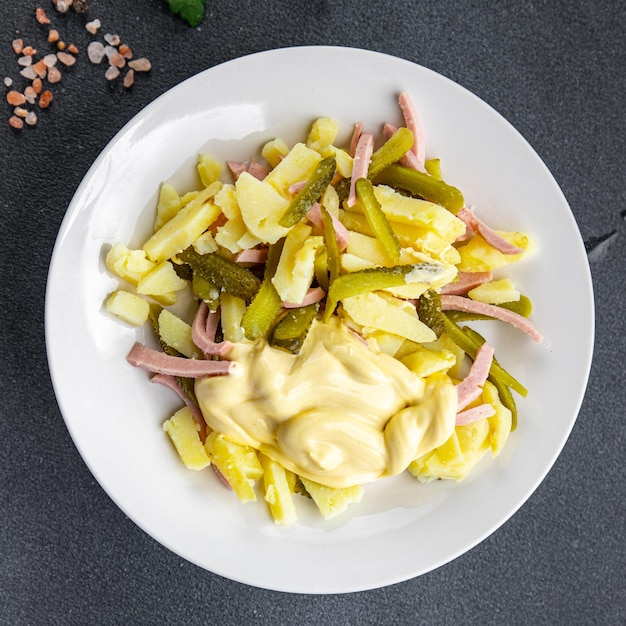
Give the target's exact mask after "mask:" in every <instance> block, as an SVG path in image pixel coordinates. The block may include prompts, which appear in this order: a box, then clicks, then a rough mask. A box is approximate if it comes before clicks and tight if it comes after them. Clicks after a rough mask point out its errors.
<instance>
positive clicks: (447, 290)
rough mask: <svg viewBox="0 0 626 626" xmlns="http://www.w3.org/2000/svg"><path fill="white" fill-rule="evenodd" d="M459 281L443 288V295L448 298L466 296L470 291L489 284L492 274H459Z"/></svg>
mask: <svg viewBox="0 0 626 626" xmlns="http://www.w3.org/2000/svg"><path fill="white" fill-rule="evenodd" d="M457 278H458V280H456V281H455V282H453V283H448V284H447V285H444V286H443V287H442V288H441V294H442V295H446V296H464V295H465V294H466V293H467V292H468V291H469V290H470V289H474V287H478V285H482V284H483V283H488V282H489V281H490V280H491V279H492V278H493V274H492V273H491V272H459V273H458V275H457Z"/></svg>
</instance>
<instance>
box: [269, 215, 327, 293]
mask: <svg viewBox="0 0 626 626" xmlns="http://www.w3.org/2000/svg"><path fill="white" fill-rule="evenodd" d="M311 232H312V228H311V227H310V226H307V225H306V224H304V223H302V222H300V223H299V224H296V225H295V226H294V227H293V228H292V229H291V231H290V232H289V234H288V235H287V238H286V239H285V245H284V246H283V249H282V252H281V255H280V259H279V261H278V267H277V268H276V272H275V273H274V276H273V277H272V284H273V285H274V287H275V288H276V291H277V292H278V295H279V296H280V297H281V299H282V300H283V302H291V303H293V304H300V303H301V302H302V300H303V299H304V296H305V295H306V292H307V290H308V288H309V287H310V286H311V281H312V280H313V274H314V271H315V257H316V255H317V251H318V250H319V249H320V248H321V247H322V246H323V245H324V238H323V237H320V236H312V235H311Z"/></svg>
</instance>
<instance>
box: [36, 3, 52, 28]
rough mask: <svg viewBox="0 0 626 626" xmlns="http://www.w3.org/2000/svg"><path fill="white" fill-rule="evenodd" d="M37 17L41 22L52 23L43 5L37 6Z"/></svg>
mask: <svg viewBox="0 0 626 626" xmlns="http://www.w3.org/2000/svg"><path fill="white" fill-rule="evenodd" d="M35 19H36V20H37V21H38V22H39V23H40V24H50V19H49V18H48V16H47V15H46V12H45V11H44V10H43V9H42V8H41V7H37V8H36V9H35Z"/></svg>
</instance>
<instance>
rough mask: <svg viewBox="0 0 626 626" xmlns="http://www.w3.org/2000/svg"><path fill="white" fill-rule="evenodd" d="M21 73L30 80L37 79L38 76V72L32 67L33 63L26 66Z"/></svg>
mask: <svg viewBox="0 0 626 626" xmlns="http://www.w3.org/2000/svg"><path fill="white" fill-rule="evenodd" d="M20 74H21V75H22V76H23V77H24V78H27V79H28V80H35V78H37V73H36V72H35V70H34V69H33V68H32V66H31V65H29V66H28V67H25V68H24V69H23V70H22V71H21V72H20Z"/></svg>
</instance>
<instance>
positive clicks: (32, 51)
mask: <svg viewBox="0 0 626 626" xmlns="http://www.w3.org/2000/svg"><path fill="white" fill-rule="evenodd" d="M22 54H23V55H24V56H25V57H26V56H29V57H32V56H34V55H36V54H37V50H35V48H33V47H32V46H26V47H25V48H22Z"/></svg>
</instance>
